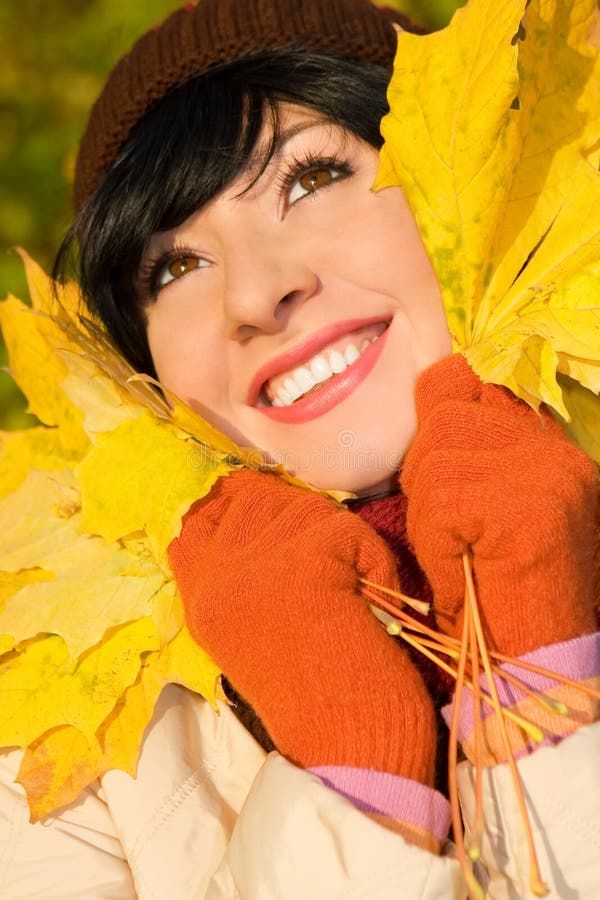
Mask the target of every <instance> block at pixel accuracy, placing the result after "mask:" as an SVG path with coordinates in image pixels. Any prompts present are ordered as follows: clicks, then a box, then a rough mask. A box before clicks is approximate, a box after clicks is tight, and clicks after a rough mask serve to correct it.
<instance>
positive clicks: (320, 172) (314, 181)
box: [298, 169, 333, 193]
mask: <svg viewBox="0 0 600 900" xmlns="http://www.w3.org/2000/svg"><path fill="white" fill-rule="evenodd" d="M331 181H333V176H332V174H331V169H312V170H311V171H310V172H305V173H304V175H302V176H301V177H300V178H299V179H298V184H299V185H300V187H301V188H302V190H304V191H306V192H307V193H312V192H313V191H318V190H319V188H322V187H325V185H327V184H329V183H330V182H331Z"/></svg>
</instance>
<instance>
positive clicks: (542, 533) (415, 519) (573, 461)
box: [401, 354, 598, 656]
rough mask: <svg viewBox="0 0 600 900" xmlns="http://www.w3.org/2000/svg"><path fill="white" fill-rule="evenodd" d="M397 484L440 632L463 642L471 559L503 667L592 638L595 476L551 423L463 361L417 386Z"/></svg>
mask: <svg viewBox="0 0 600 900" xmlns="http://www.w3.org/2000/svg"><path fill="white" fill-rule="evenodd" d="M415 400H416V408H417V416H418V420H419V431H418V434H417V436H416V438H415V440H414V442H413V444H412V446H411V447H410V449H409V452H408V453H407V455H406V458H405V460H404V464H403V468H402V476H401V482H402V487H403V490H404V492H405V493H406V495H407V497H408V515H407V530H408V535H409V537H410V539H411V541H412V543H413V545H414V548H415V551H416V554H417V558H418V560H419V562H420V564H421V566H422V567H423V569H424V571H425V572H426V574H427V576H428V578H429V580H430V582H431V586H432V588H433V592H434V608H435V612H436V616H437V619H438V624H439V626H440V627H441V628H442V629H443V630H445V631H447V632H448V633H450V634H453V635H455V636H458V635H460V631H461V620H462V608H463V599H464V585H465V578H464V570H463V562H462V555H463V553H465V551H467V550H469V551H470V552H471V553H472V557H473V568H474V573H475V578H476V582H477V595H478V599H479V605H480V607H481V612H482V616H483V620H484V628H485V630H486V632H487V637H488V640H489V641H490V645H491V647H492V648H493V649H496V650H500V651H502V652H504V653H506V654H509V655H512V656H520V655H522V654H524V653H526V652H528V651H529V650H533V649H535V648H537V647H541V646H546V645H549V644H553V643H558V642H562V641H566V640H569V639H571V638H575V637H578V636H579V635H582V634H585V633H589V632H593V631H594V630H595V627H596V616H595V610H594V602H595V598H594V575H593V547H594V539H595V515H594V511H595V507H596V501H597V494H598V477H597V473H596V471H595V469H594V465H593V464H592V462H591V461H590V459H589V458H588V457H587V456H586V455H585V453H583V451H581V450H580V449H579V448H578V447H576V446H575V445H574V444H573V443H571V441H570V440H569V439H568V438H567V437H566V435H565V433H564V431H563V430H562V428H561V427H560V425H558V423H556V422H554V421H553V420H552V419H551V418H550V416H549V415H548V414H547V413H545V412H543V411H541V412H540V413H536V412H535V411H534V410H532V409H530V407H529V406H527V404H525V403H524V402H522V401H520V400H517V399H516V398H515V397H514V396H513V395H512V394H511V393H510V392H509V391H508V390H506V389H504V388H501V387H497V386H496V385H491V384H482V382H481V381H480V380H479V378H478V377H477V375H475V373H474V372H473V371H472V370H471V368H470V367H469V365H468V363H467V361H466V360H465V359H464V358H463V357H462V356H460V355H458V354H456V355H455V356H452V357H448V358H447V359H444V360H442V361H441V362H439V363H437V364H436V365H434V366H432V367H431V368H430V369H428V370H427V371H426V372H424V373H423V375H422V376H421V377H420V379H419V381H418V383H417V386H416V391H415Z"/></svg>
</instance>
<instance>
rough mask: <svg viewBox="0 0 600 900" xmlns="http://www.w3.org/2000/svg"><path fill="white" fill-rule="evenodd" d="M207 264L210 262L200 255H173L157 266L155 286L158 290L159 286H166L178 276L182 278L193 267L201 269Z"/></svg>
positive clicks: (191, 270)
mask: <svg viewBox="0 0 600 900" xmlns="http://www.w3.org/2000/svg"><path fill="white" fill-rule="evenodd" d="M208 265H210V263H209V262H207V260H205V259H204V258H203V257H201V256H185V255H183V254H182V255H180V256H174V257H173V259H171V260H169V261H168V262H165V263H164V264H163V265H162V266H160V267H159V269H158V272H157V278H156V287H157V288H158V289H159V290H160V288H163V287H166V285H167V284H170V283H171V282H172V281H176V280H177V279H178V278H183V276H184V275H188V274H189V273H190V272H193V271H194V270H195V269H201V268H203V267H205V266H208Z"/></svg>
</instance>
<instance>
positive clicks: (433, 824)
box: [308, 766, 450, 844]
mask: <svg viewBox="0 0 600 900" xmlns="http://www.w3.org/2000/svg"><path fill="white" fill-rule="evenodd" d="M308 771H309V772H311V773H312V774H313V775H317V776H318V777H319V778H320V779H321V781H323V783H324V784H325V785H326V786H327V787H329V788H332V790H334V791H336V792H337V793H338V794H342V796H344V797H346V799H347V800H349V801H350V802H351V803H353V804H354V806H356V807H357V809H360V810H361V811H362V812H365V813H368V814H370V815H374V816H375V817H377V816H384V817H388V818H390V819H393V820H396V821H399V822H404V823H407V824H408V825H410V826H412V827H413V828H414V829H416V830H417V831H422V832H426V833H427V834H429V835H432V836H433V837H434V838H435V840H436V842H437V843H438V844H441V843H443V841H444V840H445V839H446V836H447V834H448V829H449V827H450V805H449V803H448V801H447V800H446V798H445V797H444V796H443V795H442V794H440V793H439V792H438V791H435V790H434V789H433V788H430V787H427V786H426V785H424V784H421V783H420V782H419V781H413V780H412V779H410V778H404V777H403V776H402V775H391V774H390V773H389V772H378V771H376V770H374V769H361V768H357V767H355V766H313V767H312V768H311V769H309V770H308Z"/></svg>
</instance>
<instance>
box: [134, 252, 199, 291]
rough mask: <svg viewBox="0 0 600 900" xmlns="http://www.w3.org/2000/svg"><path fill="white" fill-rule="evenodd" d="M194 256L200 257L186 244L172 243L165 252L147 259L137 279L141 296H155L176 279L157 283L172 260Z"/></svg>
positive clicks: (195, 257)
mask: <svg viewBox="0 0 600 900" xmlns="http://www.w3.org/2000/svg"><path fill="white" fill-rule="evenodd" d="M186 258H190V259H191V258H194V259H200V258H201V257H199V256H198V254H197V252H196V251H195V250H192V248H191V247H190V246H188V245H187V244H174V245H173V246H172V247H171V249H170V250H167V251H166V253H161V255H160V256H157V257H155V258H154V259H148V260H146V262H145V263H144V264H143V266H142V267H141V269H140V274H139V280H140V285H141V293H142V296H143V297H149V298H152V299H153V298H155V297H157V295H158V294H159V293H160V291H161V290H162V289H163V288H165V287H168V286H169V284H171V283H172V282H173V281H177V279H176V278H175V277H173V279H172V280H171V281H168V282H167V283H166V284H159V279H160V276H161V274H162V273H163V272H164V270H165V269H166V268H167V266H169V265H170V264H171V263H172V262H175V261H176V260H177V259H186Z"/></svg>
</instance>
